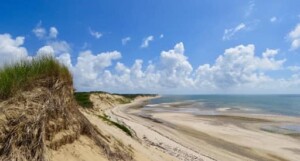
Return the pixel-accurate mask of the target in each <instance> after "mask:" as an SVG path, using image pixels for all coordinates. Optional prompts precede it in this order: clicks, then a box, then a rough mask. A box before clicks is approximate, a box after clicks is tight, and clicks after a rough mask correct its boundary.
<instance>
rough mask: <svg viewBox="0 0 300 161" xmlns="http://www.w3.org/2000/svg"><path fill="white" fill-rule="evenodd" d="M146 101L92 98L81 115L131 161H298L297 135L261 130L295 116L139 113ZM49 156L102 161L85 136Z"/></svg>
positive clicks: (299, 139) (299, 143)
mask: <svg viewBox="0 0 300 161" xmlns="http://www.w3.org/2000/svg"><path fill="white" fill-rule="evenodd" d="M149 99H152V97H143V98H138V99H136V100H135V101H133V102H132V103H129V104H123V105H116V106H102V105H101V99H99V100H98V99H93V102H94V103H95V104H96V106H97V105H99V106H98V107H96V109H97V110H99V111H100V112H95V111H93V112H91V111H85V110H82V112H83V114H84V115H85V116H86V117H87V118H88V120H89V121H90V122H91V123H92V124H94V125H95V126H96V127H98V128H99V129H100V130H101V133H102V134H103V135H104V136H105V137H108V138H110V140H117V141H116V142H112V143H111V144H112V145H114V144H118V146H124V147H127V148H129V149H130V152H131V153H132V157H133V159H134V160H136V161H180V160H181V161H213V160H220V161H240V160H243V161H244V160H246V161H248V160H249V161H260V160H261V161H266V160H267V161H268V160H270V161H287V160H289V161H299V160H300V137H299V135H291V134H290V133H282V132H280V131H277V130H273V131H272V130H266V129H263V128H262V127H268V126H279V125H282V124H286V123H289V124H299V123H300V118H297V117H288V116H278V115H257V114H242V113H229V112H228V113H226V115H219V116H212V115H203V116H195V115H192V114H184V113H174V112H155V111H144V110H142V109H141V108H140V107H142V106H144V105H145V104H147V100H149ZM101 107H104V108H103V109H101ZM102 112H105V114H106V115H108V116H109V118H110V119H111V120H113V121H116V122H119V123H121V124H123V125H126V126H127V127H128V128H130V129H131V131H132V132H133V137H130V136H128V135H127V134H126V133H124V132H123V131H122V130H120V129H118V128H116V127H115V126H112V125H109V124H107V122H105V121H103V120H101V119H100V118H99V117H98V115H100V114H103V113H102ZM112 138H113V139H112ZM51 154H52V156H54V157H53V159H52V160H74V161H85V160H100V161H101V160H107V158H106V157H105V156H104V155H103V154H102V153H101V149H99V148H98V147H97V146H96V145H95V143H93V141H91V140H90V139H88V138H87V137H84V136H81V137H80V139H79V140H78V141H76V142H75V143H73V144H69V145H64V146H63V147H62V148H60V149H59V151H52V152H51Z"/></svg>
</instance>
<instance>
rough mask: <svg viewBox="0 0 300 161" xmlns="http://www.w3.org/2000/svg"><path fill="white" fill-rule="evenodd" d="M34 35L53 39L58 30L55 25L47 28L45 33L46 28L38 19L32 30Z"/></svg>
mask: <svg viewBox="0 0 300 161" xmlns="http://www.w3.org/2000/svg"><path fill="white" fill-rule="evenodd" d="M32 32H33V33H34V35H35V36H36V37H37V38H39V39H55V38H56V37H57V35H58V30H57V28H56V27H54V26H52V27H50V29H49V35H47V31H46V29H45V28H44V27H43V26H42V22H41V21H40V22H39V23H38V24H37V25H36V27H35V28H34V29H33V30H32Z"/></svg>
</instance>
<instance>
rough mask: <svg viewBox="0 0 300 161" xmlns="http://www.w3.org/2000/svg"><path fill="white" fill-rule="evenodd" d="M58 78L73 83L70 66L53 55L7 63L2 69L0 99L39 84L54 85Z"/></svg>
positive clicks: (0, 73)
mask: <svg viewBox="0 0 300 161" xmlns="http://www.w3.org/2000/svg"><path fill="white" fill-rule="evenodd" d="M57 80H61V81H64V82H65V83H68V84H70V85H72V75H71V73H70V72H69V70H68V68H67V67H66V66H64V65H62V64H60V63H59V62H58V61H57V60H55V59H54V58H53V57H47V56H44V57H38V58H34V59H32V60H23V61H20V62H18V63H16V64H13V65H6V66H4V67H3V68H1V69H0V99H7V98H9V97H11V96H13V95H14V94H16V93H17V92H18V91H22V90H27V89H30V88H33V87H35V86H38V85H40V86H46V87H52V86H53V85H54V83H55V82H56V81H57Z"/></svg>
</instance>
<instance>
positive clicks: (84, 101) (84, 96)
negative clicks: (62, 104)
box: [74, 92, 93, 108]
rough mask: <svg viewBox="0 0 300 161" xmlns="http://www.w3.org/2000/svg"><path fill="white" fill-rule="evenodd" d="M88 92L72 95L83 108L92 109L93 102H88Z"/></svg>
mask: <svg viewBox="0 0 300 161" xmlns="http://www.w3.org/2000/svg"><path fill="white" fill-rule="evenodd" d="M90 95H91V93H90V92H76V93H75V94H74V96H75V99H76V101H77V103H78V104H79V105H80V106H81V107H83V108H92V107H93V102H91V100H90Z"/></svg>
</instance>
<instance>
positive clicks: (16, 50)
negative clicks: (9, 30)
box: [0, 34, 29, 67]
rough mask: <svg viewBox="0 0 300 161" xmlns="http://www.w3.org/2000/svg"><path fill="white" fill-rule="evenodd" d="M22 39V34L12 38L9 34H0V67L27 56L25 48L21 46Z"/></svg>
mask: <svg viewBox="0 0 300 161" xmlns="http://www.w3.org/2000/svg"><path fill="white" fill-rule="evenodd" d="M24 40H25V38H24V37H22V36H18V37H16V38H15V39H14V38H12V37H11V35H10V34H0V67H1V66H3V65H5V64H11V63H15V62H17V61H19V60H22V59H28V58H29V57H28V53H27V50H26V48H24V47H22V45H23V44H24Z"/></svg>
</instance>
